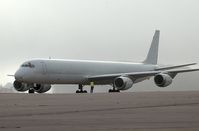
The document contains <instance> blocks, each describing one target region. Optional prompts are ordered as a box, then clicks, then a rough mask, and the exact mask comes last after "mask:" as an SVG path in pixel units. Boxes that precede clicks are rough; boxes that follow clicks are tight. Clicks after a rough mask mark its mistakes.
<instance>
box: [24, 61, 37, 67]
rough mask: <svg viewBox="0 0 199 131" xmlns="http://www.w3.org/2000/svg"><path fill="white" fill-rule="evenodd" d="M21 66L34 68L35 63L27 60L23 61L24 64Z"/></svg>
mask: <svg viewBox="0 0 199 131" xmlns="http://www.w3.org/2000/svg"><path fill="white" fill-rule="evenodd" d="M21 67H29V68H34V67H35V65H33V64H31V63H30V62H28V63H25V64H23V65H21Z"/></svg>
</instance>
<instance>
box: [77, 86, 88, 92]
mask: <svg viewBox="0 0 199 131" xmlns="http://www.w3.org/2000/svg"><path fill="white" fill-rule="evenodd" d="M76 93H87V91H86V90H84V89H83V85H81V84H79V90H77V91H76Z"/></svg>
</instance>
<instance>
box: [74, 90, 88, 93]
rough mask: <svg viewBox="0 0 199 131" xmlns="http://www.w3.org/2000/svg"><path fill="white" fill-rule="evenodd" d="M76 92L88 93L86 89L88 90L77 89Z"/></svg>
mask: <svg viewBox="0 0 199 131" xmlns="http://www.w3.org/2000/svg"><path fill="white" fill-rule="evenodd" d="M76 93H77V94H79V93H87V91H86V90H82V91H80V90H77V91H76Z"/></svg>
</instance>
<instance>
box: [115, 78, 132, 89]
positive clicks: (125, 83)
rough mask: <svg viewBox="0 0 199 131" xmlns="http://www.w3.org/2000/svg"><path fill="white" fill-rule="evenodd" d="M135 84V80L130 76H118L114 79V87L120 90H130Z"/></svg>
mask: <svg viewBox="0 0 199 131" xmlns="http://www.w3.org/2000/svg"><path fill="white" fill-rule="evenodd" d="M132 86H133V81H132V80H131V79H130V78H129V77H123V76H122V77H118V78H116V79H115V80H114V87H116V88H117V89H118V90H128V89H130V88H131V87H132Z"/></svg>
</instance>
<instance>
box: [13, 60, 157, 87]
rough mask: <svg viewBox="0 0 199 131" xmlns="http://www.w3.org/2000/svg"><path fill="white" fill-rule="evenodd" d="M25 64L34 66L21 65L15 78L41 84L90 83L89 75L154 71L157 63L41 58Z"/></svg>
mask: <svg viewBox="0 0 199 131" xmlns="http://www.w3.org/2000/svg"><path fill="white" fill-rule="evenodd" d="M24 64H25V65H28V64H30V65H32V66H31V67H28V66H21V67H20V68H19V69H18V70H17V72H16V73H15V79H16V80H18V81H21V82H25V83H39V84H88V81H87V77H89V76H95V75H105V74H116V73H129V72H143V71H152V70H154V69H155V68H156V65H150V64H143V63H130V62H110V61H88V60H51V59H49V60H45V59H39V60H31V61H27V62H25V63H24ZM24 64H23V65H24ZM140 81H141V80H140ZM137 82H139V80H137ZM96 84H110V82H105V81H104V82H103V81H102V82H101V83H96Z"/></svg>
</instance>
